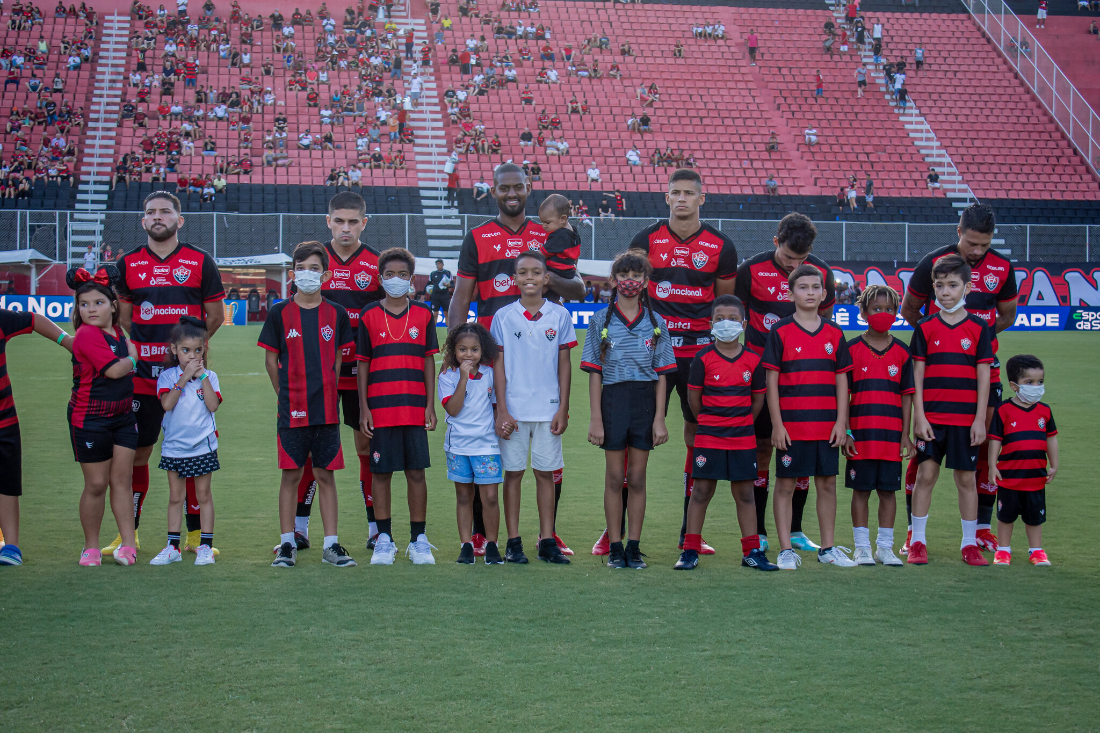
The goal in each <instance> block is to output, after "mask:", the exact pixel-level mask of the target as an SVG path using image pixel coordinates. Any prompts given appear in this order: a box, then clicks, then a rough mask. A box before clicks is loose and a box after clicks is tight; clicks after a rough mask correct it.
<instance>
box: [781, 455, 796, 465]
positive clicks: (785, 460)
mask: <svg viewBox="0 0 1100 733" xmlns="http://www.w3.org/2000/svg"><path fill="white" fill-rule="evenodd" d="M782 461H783V466H784V468H790V467H791V464H792V463H794V459H793V458H791V456H790V454H787V455H785V456H783V458H782Z"/></svg>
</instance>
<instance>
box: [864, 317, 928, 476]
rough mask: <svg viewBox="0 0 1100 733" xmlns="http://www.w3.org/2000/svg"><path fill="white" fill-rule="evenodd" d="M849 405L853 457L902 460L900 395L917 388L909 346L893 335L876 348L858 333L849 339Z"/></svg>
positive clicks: (904, 426)
mask: <svg viewBox="0 0 1100 733" xmlns="http://www.w3.org/2000/svg"><path fill="white" fill-rule="evenodd" d="M848 354H849V356H851V358H852V370H851V371H850V372H848V393H849V396H850V398H851V407H850V408H849V412H848V424H849V425H850V426H851V428H852V437H853V438H854V439H855V448H856V460H860V461H872V460H873V461H901V436H902V434H903V433H904V432H905V431H906V430H908V426H907V425H903V424H902V421H901V396H902V395H907V394H909V395H911V394H913V392H915V391H916V388H915V387H914V386H913V360H912V359H910V358H909V348H908V347H907V346H906V345H905V344H903V343H902V342H901V341H898V340H897V339H896V338H895V339H891V340H890V345H889V346H887V347H886V350H885V351H878V350H877V349H875V348H874V347H873V346H871V345H870V344H868V343H867V342H866V341H864V340H863V337H862V336H857V337H855V338H854V339H852V340H851V341H849V342H848Z"/></svg>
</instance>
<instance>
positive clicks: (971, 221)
mask: <svg viewBox="0 0 1100 733" xmlns="http://www.w3.org/2000/svg"><path fill="white" fill-rule="evenodd" d="M996 226H997V220H996V217H995V216H994V214H993V209H991V208H990V207H989V205H987V204H971V205H970V206H968V207H966V208H965V209H963V213H962V217H961V218H960V219H959V226H958V229H957V231H958V235H959V241H958V243H957V244H949V245H946V246H944V247H941V248H939V249H937V250H935V251H933V252H930V253H929V254H927V255H925V256H924V257H923V258H921V261H920V262H919V263H917V267H916V269H915V270H914V271H913V277H912V278H910V280H909V287H908V288H907V289H906V291H905V299H904V300H903V301H902V304H901V315H902V317H903V318H905V320H906V321H908V322H909V324H910V325H912V326H913V327H914V328H916V326H917V323H919V322H920V320H921V318H923V317H924V315H932V314H933V313H935V312H936V311H937V310H939V306H937V305H936V299H935V297H934V293H933V287H932V266H933V265H934V264H935V263H936V262H937V261H938V260H940V259H941V258H943V257H946V256H947V255H952V254H955V255H959V256H960V257H962V258H963V259H964V260H966V264H968V265H970V269H971V277H970V292H969V293H968V294H967V296H966V310H967V312H969V313H970V314H971V315H974V316H977V317H978V318H980V319H981V320H982V321H983V322H985V324H986V325H987V326H988V327H989V328H990V329H992V330H991V332H990V339H991V343H992V347H993V364H992V365H991V366H990V370H989V404H988V406H987V407H986V410H985V424H986V427H987V428H988V426H989V423H990V421H991V420H993V412H994V410H996V409H997V405H999V404H1000V403H1001V389H1002V388H1001V368H1000V362H998V361H997V348H998V344H997V334H998V333H1000V332H1001V331H1003V330H1005V329H1006V328H1008V327H1009V326H1011V325H1012V323H1013V322H1014V321H1015V320H1016V301H1017V296H1018V294H1019V293H1018V291H1017V287H1016V274H1015V272H1014V271H1013V268H1012V262H1010V261H1009V259H1008V258H1007V257H1006V256H1004V255H1003V254H1001V253H1000V252H998V251H996V250H994V249H991V248H990V243H991V242H992V240H993V231H994V229H995V228H996ZM922 310H923V311H924V314H923V315H922V313H921V311H922ZM987 457H988V451H987V450H984V449H983V450H981V451H979V453H978V474H977V479H976V483H977V486H978V531H977V534H976V539H977V542H978V546H979V547H981V548H982V549H983V550H985V551H987V552H992V551H993V550H995V549H996V546H997V537H996V536H995V535H994V534H993V531H992V527H991V523H992V520H993V505H994V504H995V503H996V500H997V486H996V484H994V483H993V482H992V481H990V480H989V465H988V462H987V460H986V459H987ZM916 476H917V461H916V459H914V460H911V461H910V462H909V468H908V470H907V471H906V475H905V494H906V496H905V502H906V513H907V514H908V515H909V516H910V517H911V516H912V492H913V484H914V483H915V482H916ZM909 524H910V525H912V521H910V522H909ZM910 530H912V526H910ZM908 545H909V537H908V536H907V537H906V543H905V546H904V547H902V553H901V554H903V555H904V554H906V553H907V552H908Z"/></svg>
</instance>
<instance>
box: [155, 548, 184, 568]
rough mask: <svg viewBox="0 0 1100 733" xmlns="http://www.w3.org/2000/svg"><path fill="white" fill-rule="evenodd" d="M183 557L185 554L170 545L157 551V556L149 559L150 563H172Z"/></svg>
mask: <svg viewBox="0 0 1100 733" xmlns="http://www.w3.org/2000/svg"><path fill="white" fill-rule="evenodd" d="M182 559H183V555H181V554H180V551H179V550H177V549H176V548H175V547H172V546H171V545H168V546H167V547H165V548H164V549H163V550H161V551H160V552H158V553H157V556H156V557H154V558H153V559H152V560H150V561H149V564H150V565H170V564H172V563H174V562H179V561H180V560H182Z"/></svg>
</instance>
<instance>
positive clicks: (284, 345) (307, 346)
mask: <svg viewBox="0 0 1100 733" xmlns="http://www.w3.org/2000/svg"><path fill="white" fill-rule="evenodd" d="M257 345H258V346H261V347H263V348H265V349H267V350H268V351H272V352H274V353H276V354H278V355H279V420H278V426H279V427H280V428H303V427H306V426H309V425H335V424H338V423H339V422H340V411H339V406H338V405H339V392H338V389H339V387H338V375H337V373H336V360H337V359H338V358H339V357H340V354H341V353H343V352H344V351H346V350H348V349H354V347H355V341H354V340H352V336H351V322H350V320H349V319H348V313H347V311H345V310H344V306H342V305H340V304H338V303H333V302H332V301H331V300H327V299H322V300H321V303H320V305H318V306H317V307H315V308H302V307H301V306H299V305H298V304H297V303H296V302H294V298H288V299H286V300H284V301H281V302H279V303H276V304H275V305H273V306H272V307H271V310H270V311H268V312H267V320H266V321H264V326H263V330H261V331H260V340H259V342H258V343H257Z"/></svg>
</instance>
